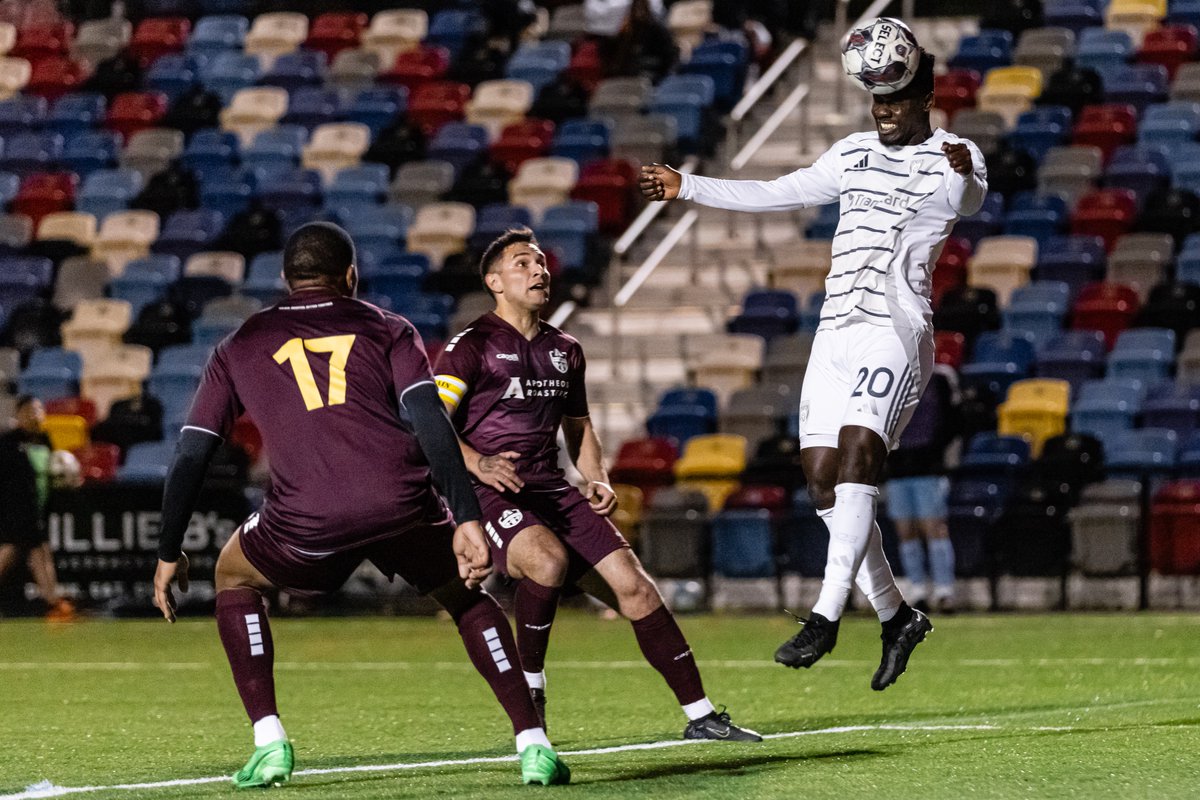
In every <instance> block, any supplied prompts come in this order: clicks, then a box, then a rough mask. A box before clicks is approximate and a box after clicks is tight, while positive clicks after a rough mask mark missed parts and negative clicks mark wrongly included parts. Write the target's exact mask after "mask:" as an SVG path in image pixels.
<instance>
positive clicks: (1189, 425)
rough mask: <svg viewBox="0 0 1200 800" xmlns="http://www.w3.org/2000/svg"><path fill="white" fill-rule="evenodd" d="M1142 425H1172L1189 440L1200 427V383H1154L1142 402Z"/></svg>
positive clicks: (1166, 426) (1155, 426)
mask: <svg viewBox="0 0 1200 800" xmlns="http://www.w3.org/2000/svg"><path fill="white" fill-rule="evenodd" d="M1142 424H1143V425H1144V426H1145V427H1147V428H1169V429H1171V430H1173V431H1176V432H1178V433H1179V435H1180V437H1181V438H1184V439H1186V437H1188V436H1190V435H1191V433H1192V432H1193V431H1195V430H1197V429H1200V385H1196V384H1187V383H1183V382H1179V383H1173V382H1170V381H1164V382H1163V383H1160V384H1158V385H1156V386H1153V387H1152V388H1151V389H1150V392H1149V394H1148V395H1147V396H1146V400H1145V402H1144V403H1143V404H1142Z"/></svg>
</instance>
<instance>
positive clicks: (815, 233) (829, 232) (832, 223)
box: [804, 201, 1003, 239]
mask: <svg viewBox="0 0 1200 800" xmlns="http://www.w3.org/2000/svg"><path fill="white" fill-rule="evenodd" d="M1001 205H1003V201H1001ZM841 213H842V212H841V206H840V205H839V204H838V203H829V204H828V205H823V206H818V208H817V216H816V219H814V220H813V221H812V222H810V223H808V225H807V227H805V229H804V238H805V239H832V238H833V235H834V234H835V233H837V226H838V222H839V221H840V220H841V218H842V216H841Z"/></svg>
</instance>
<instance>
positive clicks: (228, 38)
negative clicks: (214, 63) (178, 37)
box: [187, 14, 250, 56]
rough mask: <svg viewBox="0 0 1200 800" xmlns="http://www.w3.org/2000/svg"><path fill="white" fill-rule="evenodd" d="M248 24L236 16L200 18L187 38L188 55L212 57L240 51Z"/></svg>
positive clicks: (223, 15)
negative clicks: (229, 51)
mask: <svg viewBox="0 0 1200 800" xmlns="http://www.w3.org/2000/svg"><path fill="white" fill-rule="evenodd" d="M249 29H250V22H249V21H248V20H247V19H246V18H245V17H242V16H238V15H236V14H216V15H213V16H208V17H201V18H200V20H198V21H197V22H196V27H195V28H193V29H192V35H191V36H190V37H189V38H188V43H187V49H188V52H189V53H199V54H201V55H210V56H214V55H217V54H218V53H222V52H224V51H227V50H241V49H242V44H243V42H244V41H245V39H246V33H247V32H248V31H249Z"/></svg>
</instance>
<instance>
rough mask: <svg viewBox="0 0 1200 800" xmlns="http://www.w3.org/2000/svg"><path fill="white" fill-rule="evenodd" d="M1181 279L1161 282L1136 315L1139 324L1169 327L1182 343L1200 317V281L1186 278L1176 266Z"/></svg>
mask: <svg viewBox="0 0 1200 800" xmlns="http://www.w3.org/2000/svg"><path fill="white" fill-rule="evenodd" d="M1176 274H1177V276H1178V278H1179V281H1180V282H1175V283H1162V284H1159V285H1158V286H1155V287H1154V288H1153V289H1151V290H1150V297H1149V298H1148V299H1147V301H1146V304H1145V305H1144V306H1142V310H1141V312H1140V313H1139V314H1138V317H1137V324H1138V325H1139V326H1150V325H1153V326H1157V327H1160V328H1169V329H1170V330H1172V331H1174V333H1175V341H1176V342H1177V343H1182V342H1183V341H1184V338H1185V337H1186V336H1187V334H1188V331H1190V330H1191V329H1193V328H1195V327H1197V320H1200V281H1192V282H1182V281H1185V280H1186V278H1184V277H1183V276H1182V275H1180V273H1179V270H1178V268H1177V270H1176Z"/></svg>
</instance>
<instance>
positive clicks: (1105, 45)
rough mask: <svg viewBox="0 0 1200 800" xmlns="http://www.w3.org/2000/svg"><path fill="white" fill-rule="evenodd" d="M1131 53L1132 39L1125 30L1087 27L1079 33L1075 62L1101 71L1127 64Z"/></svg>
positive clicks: (1132, 51)
mask: <svg viewBox="0 0 1200 800" xmlns="http://www.w3.org/2000/svg"><path fill="white" fill-rule="evenodd" d="M1133 53H1134V46H1133V39H1132V38H1131V37H1130V35H1129V34H1128V33H1127V32H1126V31H1118V30H1108V29H1105V28H1088V29H1086V30H1083V31H1081V32H1080V34H1079V46H1078V48H1077V49H1076V51H1075V63H1076V64H1078V65H1079V66H1081V67H1085V68H1087V69H1094V70H1096V71H1098V72H1102V71H1104V70H1106V69H1110V68H1116V67H1122V66H1124V65H1126V64H1128V63H1129V61H1130V59H1131V58H1132V57H1133Z"/></svg>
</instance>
